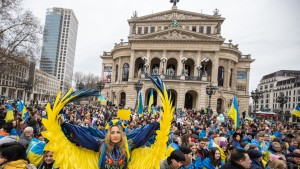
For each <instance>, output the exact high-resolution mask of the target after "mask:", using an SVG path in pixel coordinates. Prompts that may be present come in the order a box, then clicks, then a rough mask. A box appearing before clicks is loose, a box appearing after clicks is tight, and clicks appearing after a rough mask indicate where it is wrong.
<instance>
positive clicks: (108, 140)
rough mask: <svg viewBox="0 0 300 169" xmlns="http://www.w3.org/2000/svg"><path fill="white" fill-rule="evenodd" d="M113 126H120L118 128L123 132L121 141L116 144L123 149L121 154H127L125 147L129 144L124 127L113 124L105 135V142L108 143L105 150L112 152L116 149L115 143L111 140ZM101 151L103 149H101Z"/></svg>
mask: <svg viewBox="0 0 300 169" xmlns="http://www.w3.org/2000/svg"><path fill="white" fill-rule="evenodd" d="M112 127H118V129H119V130H120V133H121V141H120V142H119V143H117V144H116V145H117V146H119V148H120V149H121V154H122V155H125V156H127V155H126V148H125V144H127V142H126V140H127V139H126V136H125V133H124V132H123V128H122V127H121V126H111V127H109V129H108V131H107V133H106V136H105V139H104V141H105V144H106V150H105V152H106V153H111V152H112V151H113V149H114V144H113V143H112V142H111V137H110V136H111V135H110V131H111V128H112ZM100 151H101V149H100Z"/></svg>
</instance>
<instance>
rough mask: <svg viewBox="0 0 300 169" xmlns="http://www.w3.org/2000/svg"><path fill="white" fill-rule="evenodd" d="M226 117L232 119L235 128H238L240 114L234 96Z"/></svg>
mask: <svg viewBox="0 0 300 169" xmlns="http://www.w3.org/2000/svg"><path fill="white" fill-rule="evenodd" d="M228 116H229V117H230V118H232V120H233V121H234V126H235V127H236V128H238V127H240V113H239V107H238V102H237V98H236V96H234V97H233V100H232V104H231V107H230V109H229V111H228Z"/></svg>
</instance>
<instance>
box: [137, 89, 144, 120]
mask: <svg viewBox="0 0 300 169" xmlns="http://www.w3.org/2000/svg"><path fill="white" fill-rule="evenodd" d="M143 108H144V106H143V96H142V91H140V93H139V97H138V104H137V112H138V115H139V117H141V116H143Z"/></svg>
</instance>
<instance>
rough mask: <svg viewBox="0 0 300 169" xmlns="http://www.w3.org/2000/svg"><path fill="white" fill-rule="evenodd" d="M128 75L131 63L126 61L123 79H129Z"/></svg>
mask: <svg viewBox="0 0 300 169" xmlns="http://www.w3.org/2000/svg"><path fill="white" fill-rule="evenodd" d="M128 76H129V64H128V63H125V64H124V65H123V76H122V81H128Z"/></svg>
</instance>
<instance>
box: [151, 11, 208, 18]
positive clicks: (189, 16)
mask: <svg viewBox="0 0 300 169" xmlns="http://www.w3.org/2000/svg"><path fill="white" fill-rule="evenodd" d="M172 19H177V20H178V19H181V20H190V19H204V18H202V17H200V16H193V15H186V14H179V13H177V12H173V13H169V14H165V15H161V16H154V17H151V18H147V19H146V20H172Z"/></svg>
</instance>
